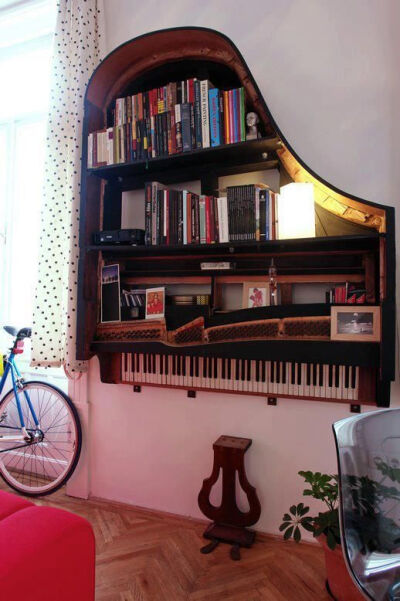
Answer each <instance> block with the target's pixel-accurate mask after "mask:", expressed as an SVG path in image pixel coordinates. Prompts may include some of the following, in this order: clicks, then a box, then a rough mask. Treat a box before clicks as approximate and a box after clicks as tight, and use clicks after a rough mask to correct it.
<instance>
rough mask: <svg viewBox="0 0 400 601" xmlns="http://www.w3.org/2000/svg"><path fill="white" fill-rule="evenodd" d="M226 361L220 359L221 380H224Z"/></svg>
mask: <svg viewBox="0 0 400 601" xmlns="http://www.w3.org/2000/svg"><path fill="white" fill-rule="evenodd" d="M226 361H227V359H222V368H221V378H222V379H223V380H226V370H225V368H226Z"/></svg>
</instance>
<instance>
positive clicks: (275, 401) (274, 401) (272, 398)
mask: <svg viewBox="0 0 400 601" xmlns="http://www.w3.org/2000/svg"><path fill="white" fill-rule="evenodd" d="M267 402H268V405H271V407H276V406H277V404H278V399H277V398H276V397H275V396H269V397H268V400H267Z"/></svg>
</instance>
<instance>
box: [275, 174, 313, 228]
mask: <svg viewBox="0 0 400 601" xmlns="http://www.w3.org/2000/svg"><path fill="white" fill-rule="evenodd" d="M278 237H279V239H280V240H287V239H288V238H315V209H314V186H313V184H301V183H299V184H296V183H293V184H288V185H287V186H282V188H281V191H280V195H279V199H278Z"/></svg>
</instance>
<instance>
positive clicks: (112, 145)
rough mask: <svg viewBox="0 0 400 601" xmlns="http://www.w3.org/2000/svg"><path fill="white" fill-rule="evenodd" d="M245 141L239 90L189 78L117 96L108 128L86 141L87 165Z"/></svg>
mask: <svg viewBox="0 0 400 601" xmlns="http://www.w3.org/2000/svg"><path fill="white" fill-rule="evenodd" d="M245 140H246V127H245V93H244V88H237V89H233V90H219V89H218V88H215V87H214V86H213V84H212V83H211V82H210V81H209V80H207V79H205V80H201V81H200V80H198V79H196V78H191V79H188V80H186V81H180V82H171V83H169V84H168V85H166V86H162V87H160V88H156V89H153V90H149V91H147V92H139V93H138V94H134V95H133V96H127V97H124V98H117V99H116V102H115V109H114V111H113V124H112V126H110V127H108V128H104V129H102V130H99V131H95V132H92V133H90V134H89V137H88V157H87V159H88V167H89V168H92V167H100V166H104V165H112V164H117V163H125V162H131V161H136V160H145V159H148V158H156V157H162V156H168V155H173V154H177V153H181V152H189V151H191V150H195V149H201V148H209V147H212V146H219V145H220V144H232V143H236V142H243V141H245Z"/></svg>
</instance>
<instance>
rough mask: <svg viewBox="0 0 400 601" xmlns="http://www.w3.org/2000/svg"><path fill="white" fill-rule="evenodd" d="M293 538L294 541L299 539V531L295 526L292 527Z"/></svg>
mask: <svg viewBox="0 0 400 601" xmlns="http://www.w3.org/2000/svg"><path fill="white" fill-rule="evenodd" d="M293 538H294V540H295V541H296V543H299V542H300V541H301V532H300V530H299V528H298V527H297V526H296V528H295V529H294V533H293Z"/></svg>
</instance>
